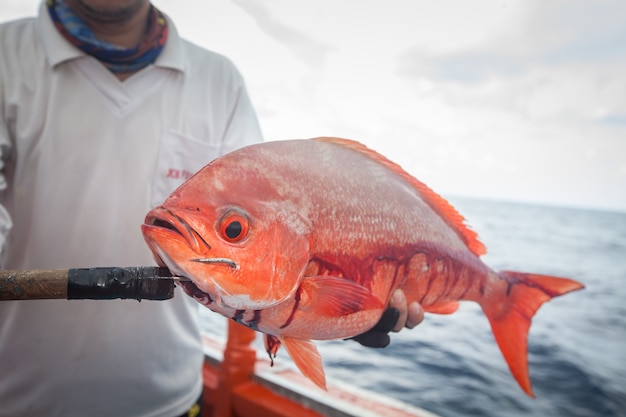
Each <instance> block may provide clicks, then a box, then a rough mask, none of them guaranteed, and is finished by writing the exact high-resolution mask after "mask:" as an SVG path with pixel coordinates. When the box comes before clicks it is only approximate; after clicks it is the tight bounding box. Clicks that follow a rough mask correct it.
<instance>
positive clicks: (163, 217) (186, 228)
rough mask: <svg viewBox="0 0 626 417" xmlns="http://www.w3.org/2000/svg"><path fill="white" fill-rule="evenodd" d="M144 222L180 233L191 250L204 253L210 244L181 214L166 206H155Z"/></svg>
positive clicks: (209, 247)
mask: <svg viewBox="0 0 626 417" xmlns="http://www.w3.org/2000/svg"><path fill="white" fill-rule="evenodd" d="M144 224H145V225H147V226H150V227H154V228H161V229H167V230H170V231H171V232H172V233H176V234H178V235H180V236H181V237H182V238H183V239H185V241H186V242H187V244H188V245H189V247H190V248H192V250H193V251H194V252H196V253H198V254H204V253H206V252H207V251H209V250H210V249H211V245H209V243H208V242H207V241H206V240H204V238H203V237H202V236H200V234H199V233H198V232H197V231H196V230H195V229H194V228H193V227H192V226H191V225H190V224H189V223H188V222H187V221H186V220H185V219H183V218H182V217H181V216H179V215H177V214H176V213H174V212H173V211H172V210H170V209H168V208H166V207H163V206H161V207H157V208H155V209H154V210H152V211H151V212H150V213H148V215H147V216H146V219H145V221H144Z"/></svg>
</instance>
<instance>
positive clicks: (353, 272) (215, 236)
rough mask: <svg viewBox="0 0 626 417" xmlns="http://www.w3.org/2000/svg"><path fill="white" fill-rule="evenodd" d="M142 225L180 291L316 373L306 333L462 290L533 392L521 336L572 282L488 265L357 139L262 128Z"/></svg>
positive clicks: (338, 333)
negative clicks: (400, 296) (285, 134)
mask: <svg viewBox="0 0 626 417" xmlns="http://www.w3.org/2000/svg"><path fill="white" fill-rule="evenodd" d="M142 231H143V234H144V237H145V240H146V242H147V243H148V245H149V247H150V249H151V250H152V252H153V254H154V256H155V259H156V260H157V262H158V263H159V264H161V265H163V266H167V267H168V268H169V269H170V270H171V272H172V273H174V274H177V275H180V276H183V277H187V278H189V279H190V280H191V282H188V283H182V285H183V287H184V289H185V291H186V292H187V293H188V294H190V295H191V296H193V297H195V298H196V299H197V300H198V301H200V302H201V303H202V304H204V305H206V306H207V307H208V308H210V309H211V310H213V311H216V312H218V313H220V314H222V315H224V316H226V317H229V318H232V319H234V320H236V321H238V322H239V323H242V324H244V325H246V326H248V327H250V328H252V329H255V330H258V331H260V332H263V333H264V334H265V344H266V348H267V350H268V353H270V356H272V355H275V354H276V351H277V350H278V348H279V347H280V346H281V345H284V346H285V348H286V349H287V351H288V353H289V355H290V356H291V358H292V359H293V360H294V362H295V364H296V366H298V368H299V369H300V370H301V372H302V373H303V374H304V375H306V376H307V377H309V378H310V379H311V380H312V381H313V382H315V383H316V384H317V385H319V386H320V387H325V377H324V371H323V368H322V362H321V358H320V355H319V353H318V352H317V349H316V348H315V345H314V344H313V342H311V340H328V339H338V338H347V337H352V336H355V335H358V334H361V333H363V332H365V331H367V330H368V329H370V328H371V327H372V326H374V325H375V324H376V323H377V321H378V320H379V318H380V317H381V315H382V313H383V311H384V309H385V306H386V305H387V302H388V301H389V298H390V296H391V293H392V292H393V290H394V289H396V288H401V289H403V290H404V292H405V294H406V297H407V300H408V301H409V302H412V301H418V302H419V303H421V305H422V306H423V308H424V310H425V311H426V312H430V313H438V314H449V313H453V312H454V311H455V310H456V309H457V308H458V306H459V301H461V300H470V301H475V302H477V303H478V304H480V306H481V307H482V309H483V311H484V313H485V315H486V316H487V318H488V320H489V323H490V324H491V328H492V331H493V334H494V336H495V339H496V341H497V343H498V345H499V347H500V350H501V351H502V353H503V355H504V358H505V360H506V362H507V364H508V366H509V368H510V370H511V372H512V374H513V376H514V377H515V379H516V380H517V382H518V383H519V384H520V386H521V387H522V389H523V390H524V391H525V392H526V393H527V394H528V395H531V396H533V393H532V390H531V383H530V377H529V374H528V359H527V349H528V348H527V337H528V330H529V327H530V322H531V318H532V316H533V315H534V314H535V312H536V311H537V309H538V308H539V307H540V306H541V304H543V303H544V302H546V301H548V300H550V299H551V298H552V297H556V296H559V295H562V294H565V293H568V292H570V291H574V290H578V289H581V288H583V285H582V284H580V283H578V282H576V281H573V280H570V279H567V278H558V277H551V276H545V275H537V274H528V273H521V272H512V271H500V272H496V271H494V270H492V269H491V268H489V267H488V266H487V265H485V264H484V263H483V262H482V261H481V260H480V259H479V257H480V255H482V254H484V253H485V247H484V246H483V244H482V243H481V242H480V241H479V240H478V238H477V236H476V233H474V232H473V231H472V230H470V229H469V228H468V227H467V226H466V225H465V224H464V219H463V217H461V215H459V214H458V213H457V211H456V210H455V209H454V208H453V207H452V206H451V205H450V204H448V203H447V202H446V201H445V200H444V199H443V198H442V197H440V196H439V195H437V194H435V193H434V192H433V191H431V190H430V189H429V188H428V187H427V186H426V185H424V184H423V183H421V182H419V181H418V180H416V179H415V178H413V177H412V176H410V175H409V174H408V173H406V172H405V171H403V170H402V169H401V168H400V167H399V166H398V165H396V164H395V163H393V162H391V161H389V160H388V159H386V158H385V157H383V156H382V155H380V154H378V153H376V152H374V151H373V150H371V149H369V148H366V147H365V146H364V145H361V144H360V143H358V142H354V141H349V140H345V139H337V138H317V139H312V140H293V141H279V142H266V143H261V144H257V145H252V146H249V147H246V148H242V149H239V150H237V151H235V152H232V153H230V154H227V155H224V156H223V157H221V158H218V159H216V160H214V161H213V162H211V163H210V164H209V165H207V166H206V167H204V168H203V169H202V170H200V171H199V172H198V173H196V174H195V175H194V176H193V177H192V178H190V179H189V180H188V181H187V182H185V183H184V184H183V185H181V186H180V187H179V188H178V189H177V190H176V191H175V192H174V193H172V195H171V196H170V197H169V198H168V199H167V200H166V201H165V203H164V204H163V205H162V206H160V207H157V208H155V209H153V210H152V211H150V212H149V213H148V215H147V216H146V219H145V224H144V225H143V226H142Z"/></svg>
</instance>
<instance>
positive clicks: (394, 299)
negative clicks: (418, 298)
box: [389, 290, 409, 332]
mask: <svg viewBox="0 0 626 417" xmlns="http://www.w3.org/2000/svg"><path fill="white" fill-rule="evenodd" d="M389 307H393V308H395V309H396V310H398V312H399V313H400V314H399V315H398V320H397V321H396V325H395V326H393V329H392V330H393V331H394V332H399V331H400V330H402V328H403V327H404V325H405V323H406V320H407V317H408V314H409V311H408V306H407V305H406V298H405V297H404V291H402V290H395V291H394V292H393V294H392V295H391V300H389Z"/></svg>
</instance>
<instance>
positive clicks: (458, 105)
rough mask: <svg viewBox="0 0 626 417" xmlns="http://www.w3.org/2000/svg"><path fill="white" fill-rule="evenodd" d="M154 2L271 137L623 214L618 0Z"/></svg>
mask: <svg viewBox="0 0 626 417" xmlns="http://www.w3.org/2000/svg"><path fill="white" fill-rule="evenodd" d="M38 4H39V1H38V0H0V21H6V20H9V19H13V18H17V17H22V16H31V15H34V14H36V13H37V9H38ZM154 4H155V5H156V6H157V7H159V8H160V9H161V10H163V11H164V12H165V13H167V14H168V15H169V16H170V17H172V19H173V20H174V22H175V24H176V27H177V30H178V31H179V33H180V34H181V35H182V36H183V37H185V38H187V39H188V40H190V41H192V42H194V43H196V44H198V45H201V46H203V47H206V48H208V49H211V50H213V51H216V52H219V53H221V54H224V55H226V56H228V57H229V58H230V59H231V60H232V61H233V62H234V63H235V65H236V66H237V67H238V68H239V70H240V71H241V73H242V74H243V76H244V79H245V80H246V84H247V86H248V90H249V94H250V97H251V99H252V102H253V104H254V106H255V108H256V110H257V113H258V116H259V120H260V123H261V127H262V129H263V133H264V136H265V138H266V140H282V139H293V138H311V137H316V136H339V137H345V138H350V139H355V140H359V141H361V142H363V143H364V144H366V145H368V146H369V147H371V148H373V149H375V150H377V151H378V152H380V153H382V154H383V155H385V156H387V157H388V158H390V159H391V160H393V161H395V162H397V163H399V164H400V165H401V166H402V167H404V169H406V170H407V171H408V172H409V173H411V174H412V175H414V176H415V177H417V178H418V179H420V180H421V181H423V182H425V183H426V184H428V185H429V186H430V187H431V188H433V189H434V190H435V191H437V192H439V193H440V194H442V195H444V196H445V197H454V196H468V197H479V198H490V199H498V200H513V201H521V202H532V203H539V204H549V205H567V206H577V207H589V208H600V209H609V210H619V211H626V2H624V1H623V0H499V1H495V0H472V1H466V0H438V1H420V0H316V1H314V2H313V1H294V0H231V1H226V0H205V1H190V0H154Z"/></svg>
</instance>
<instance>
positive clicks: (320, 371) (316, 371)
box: [280, 337, 326, 391]
mask: <svg viewBox="0 0 626 417" xmlns="http://www.w3.org/2000/svg"><path fill="white" fill-rule="evenodd" d="M280 340H281V342H282V344H283V345H284V346H285V349H286V350H287V353H289V356H290V357H291V359H292V360H293V362H294V363H295V365H296V366H297V367H298V369H299V370H300V372H302V374H303V375H304V376H306V377H307V378H309V379H310V380H311V381H312V382H313V383H314V384H315V385H317V386H318V387H320V388H321V389H323V390H325V391H326V375H325V374H324V368H323V366H322V357H321V356H320V354H319V352H318V351H317V348H316V347H315V344H314V343H313V342H312V341H310V340H300V339H293V338H291V337H281V338H280Z"/></svg>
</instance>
